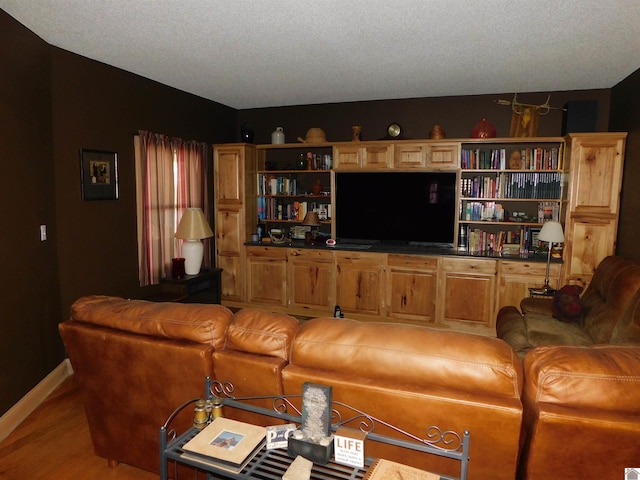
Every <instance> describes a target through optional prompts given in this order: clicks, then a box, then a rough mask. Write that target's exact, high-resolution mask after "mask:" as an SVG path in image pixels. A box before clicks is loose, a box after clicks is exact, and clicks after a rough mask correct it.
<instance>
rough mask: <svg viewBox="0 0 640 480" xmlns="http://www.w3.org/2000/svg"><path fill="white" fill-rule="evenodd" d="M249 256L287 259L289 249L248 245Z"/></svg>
mask: <svg viewBox="0 0 640 480" xmlns="http://www.w3.org/2000/svg"><path fill="white" fill-rule="evenodd" d="M247 257H251V258H262V259H273V260H286V259H287V249H286V248H273V247H247Z"/></svg>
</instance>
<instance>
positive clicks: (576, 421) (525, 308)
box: [497, 256, 640, 480]
mask: <svg viewBox="0 0 640 480" xmlns="http://www.w3.org/2000/svg"><path fill="white" fill-rule="evenodd" d="M581 303H582V307H583V311H584V318H583V319H582V321H580V322H578V323H565V322H563V321H561V320H558V319H556V318H553V314H552V300H548V299H539V298H532V299H529V298H527V299H524V300H523V301H522V303H521V305H520V307H521V311H522V312H520V311H518V309H517V308H515V307H505V308H503V309H502V310H501V311H500V312H499V314H498V319H497V333H498V337H500V338H502V339H504V340H505V341H506V342H508V343H509V344H510V345H511V346H512V347H513V348H514V351H516V352H517V353H518V355H519V356H520V357H523V358H524V367H523V368H524V378H525V384H524V392H523V406H524V422H523V426H524V431H523V440H524V443H523V446H522V452H521V459H520V465H519V478H526V479H532V480H533V479H535V480H538V479H540V480H546V479H551V478H562V479H592V478H593V479H601V478H607V479H608V478H623V475H624V469H625V468H631V467H633V465H637V464H640V265H639V264H637V263H635V262H633V261H630V260H628V259H624V258H622V257H617V256H610V257H607V258H605V259H604V260H603V261H602V262H601V263H600V265H598V267H597V269H596V271H595V272H594V276H593V279H592V281H591V283H590V284H589V286H588V287H587V289H586V290H585V291H584V293H583V294H582V297H581Z"/></svg>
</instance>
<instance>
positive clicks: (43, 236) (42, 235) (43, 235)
mask: <svg viewBox="0 0 640 480" xmlns="http://www.w3.org/2000/svg"><path fill="white" fill-rule="evenodd" d="M46 239H47V226H46V225H40V241H41V242H44V241H45V240H46Z"/></svg>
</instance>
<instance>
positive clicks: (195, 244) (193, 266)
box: [182, 240, 204, 275]
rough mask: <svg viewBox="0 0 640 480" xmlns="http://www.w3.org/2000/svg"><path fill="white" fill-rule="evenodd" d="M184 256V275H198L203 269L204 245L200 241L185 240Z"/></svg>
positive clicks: (183, 246) (183, 245)
mask: <svg viewBox="0 0 640 480" xmlns="http://www.w3.org/2000/svg"><path fill="white" fill-rule="evenodd" d="M182 256H183V257H184V273H186V274H187V275H197V274H199V273H200V267H202V258H203V257H204V245H202V242H201V241H200V240H185V241H184V242H183V244H182Z"/></svg>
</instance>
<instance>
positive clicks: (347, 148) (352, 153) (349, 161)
mask: <svg viewBox="0 0 640 480" xmlns="http://www.w3.org/2000/svg"><path fill="white" fill-rule="evenodd" d="M361 166H362V149H361V148H360V145H335V146H334V147H333V169H334V170H356V169H359V168H360V167H361Z"/></svg>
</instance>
